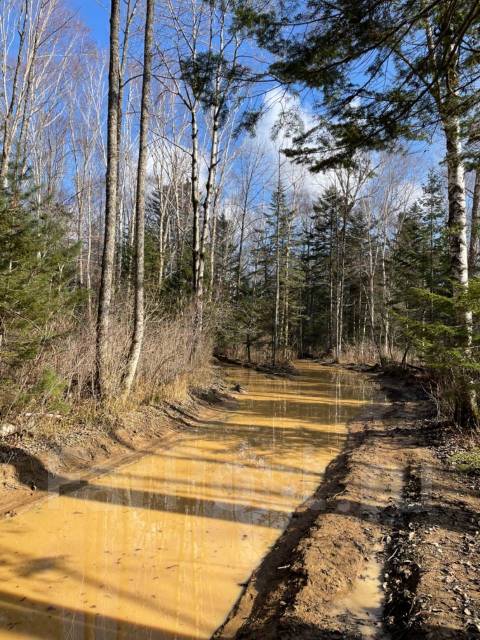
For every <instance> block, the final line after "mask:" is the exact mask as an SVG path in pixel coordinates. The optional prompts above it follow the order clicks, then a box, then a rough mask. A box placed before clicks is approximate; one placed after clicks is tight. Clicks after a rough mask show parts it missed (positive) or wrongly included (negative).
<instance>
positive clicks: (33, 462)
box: [0, 381, 232, 518]
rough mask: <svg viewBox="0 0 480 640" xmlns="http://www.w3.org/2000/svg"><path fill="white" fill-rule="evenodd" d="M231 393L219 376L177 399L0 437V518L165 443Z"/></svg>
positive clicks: (27, 429)
mask: <svg viewBox="0 0 480 640" xmlns="http://www.w3.org/2000/svg"><path fill="white" fill-rule="evenodd" d="M231 398H232V396H231V395H230V394H229V393H228V392H227V389H226V387H225V385H224V384H223V383H221V382H219V381H218V382H217V383H215V384H214V385H213V386H212V387H211V388H210V389H209V390H207V391H205V390H202V391H199V392H197V393H194V394H192V395H190V396H189V398H188V399H187V400H185V401H182V402H181V403H162V404H159V405H158V406H153V405H143V406H140V407H138V408H136V409H130V410H126V409H125V410H124V411H118V410H117V411H116V412H115V414H111V413H110V414H108V413H105V414H104V415H103V416H102V415H101V414H97V415H96V416H95V418H94V419H93V418H92V419H90V420H88V419H86V420H84V421H83V422H82V423H81V424H78V427H76V426H75V425H73V426H72V423H71V422H70V421H68V422H66V423H64V422H63V421H62V419H61V418H60V419H58V420H56V421H55V420H52V421H51V423H50V424H49V426H48V429H47V430H45V428H38V429H36V426H35V423H33V424H32V425H31V426H30V427H28V428H25V429H22V430H20V431H19V432H18V433H15V434H12V435H10V436H7V437H2V438H1V439H0V518H1V517H7V518H8V517H12V516H13V515H15V513H16V511H17V510H20V509H21V508H23V507H25V506H27V505H29V504H31V503H32V502H34V501H36V500H39V499H42V498H44V497H46V496H47V495H48V494H49V493H51V492H57V493H58V492H66V491H69V490H71V489H75V488H78V486H79V484H81V483H83V482H86V481H88V480H89V479H91V478H93V477H96V476H99V475H102V474H104V473H107V472H108V471H110V470H111V469H113V468H114V467H118V466H120V465H122V464H125V463H129V462H131V461H132V460H134V459H135V458H137V457H141V456H143V455H145V454H146V453H149V452H151V451H152V450H153V449H155V448H157V447H159V446H165V447H167V446H170V444H172V443H173V442H176V441H177V439H178V438H179V437H181V436H182V433H184V432H187V431H188V429H189V428H190V427H191V426H192V425H193V424H195V423H196V421H197V419H198V417H199V416H200V415H201V416H202V417H208V416H210V415H212V414H213V413H214V412H215V410H216V409H215V406H216V405H220V404H221V405H223V404H225V403H227V401H228V400H229V399H231Z"/></svg>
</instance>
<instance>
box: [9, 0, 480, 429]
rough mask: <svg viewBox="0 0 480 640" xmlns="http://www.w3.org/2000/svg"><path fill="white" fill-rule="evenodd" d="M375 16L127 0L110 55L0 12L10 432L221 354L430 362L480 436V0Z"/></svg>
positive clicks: (454, 412) (62, 19) (40, 17)
mask: <svg viewBox="0 0 480 640" xmlns="http://www.w3.org/2000/svg"><path fill="white" fill-rule="evenodd" d="M144 4H145V6H144ZM370 4H371V5H372V6H371V8H370ZM364 5H365V7H364ZM387 5H388V3H387ZM387 5H385V6H384V3H380V5H379V6H380V7H381V8H380V9H378V13H377V11H376V4H375V3H369V2H365V3H363V2H362V3H355V2H352V3H349V2H342V3H338V6H335V7H332V6H331V5H330V3H328V2H325V3H324V2H322V1H321V0H316V1H315V2H314V3H313V5H312V6H305V7H302V6H301V5H299V6H298V7H295V6H292V7H288V6H286V7H283V6H281V5H279V6H278V7H276V6H274V5H272V7H270V8H269V9H268V11H263V10H262V11H260V10H259V9H258V8H257V7H256V6H255V5H252V6H250V5H249V4H248V3H243V2H241V3H237V2H233V1H232V2H230V1H229V0H222V1H221V2H216V1H212V2H203V1H198V2H197V1H196V0H188V1H185V2H183V0H180V1H178V2H176V1H175V2H174V1H169V2H167V3H162V4H161V5H160V4H159V5H158V6H155V4H154V2H153V1H150V2H146V3H142V2H140V0H118V1H117V2H112V3H111V8H110V13H109V19H110V22H109V29H110V30H109V46H108V47H107V46H105V47H100V46H99V45H98V44H96V42H95V40H94V39H93V38H92V37H91V35H90V33H89V29H88V27H87V26H86V24H84V23H83V22H82V20H81V17H80V15H79V12H78V10H77V9H76V8H75V7H73V6H70V4H69V3H68V2H61V1H60V0H22V1H20V0H3V3H2V13H1V17H0V21H1V22H0V35H1V42H2V47H1V51H2V62H1V65H2V66H1V68H2V98H1V149H2V155H1V164H0V176H1V180H2V192H1V209H2V216H1V219H2V225H1V234H2V241H1V244H2V247H3V251H2V258H1V261H2V266H1V274H2V279H1V292H0V298H1V306H0V308H1V350H2V359H1V362H2V364H1V367H2V415H3V418H4V419H8V420H9V419H10V418H9V416H16V415H19V414H20V413H21V412H25V410H26V409H28V410H29V411H31V410H32V406H34V405H40V406H43V407H44V408H46V409H47V410H52V411H53V410H55V411H56V410H60V409H62V410H66V411H68V410H70V409H71V407H72V406H75V404H76V403H78V402H82V401H83V400H84V399H85V398H88V397H91V398H93V399H95V400H98V399H102V398H103V399H105V398H108V397H110V398H112V397H122V396H123V397H125V395H128V394H134V395H135V396H137V397H138V398H140V399H145V398H148V397H149V396H150V395H151V394H154V393H156V391H155V390H158V388H159V387H165V385H169V384H172V383H173V382H174V381H175V380H178V379H179V378H182V379H184V380H187V378H188V377H189V376H192V380H194V379H195V371H196V369H197V367H200V368H201V363H202V362H204V361H205V358H206V357H208V356H207V354H209V353H212V350H214V351H216V352H218V353H221V354H224V355H227V356H230V357H236V358H241V359H244V360H247V361H248V362H258V363H262V362H268V363H270V364H272V365H274V366H276V365H281V364H282V363H286V362H288V361H290V360H292V359H293V358H295V357H297V356H299V355H301V356H308V357H319V356H323V357H329V358H331V359H333V361H335V362H343V361H357V362H379V363H382V364H385V363H387V362H396V363H400V364H401V365H402V366H407V365H413V366H422V367H428V368H430V369H431V370H432V380H433V381H434V382H433V383H432V385H433V386H432V392H434V393H436V394H437V395H438V398H439V402H440V404H441V405H442V410H444V411H445V412H447V414H448V415H450V416H453V417H454V418H455V419H456V420H458V421H460V422H462V423H468V424H470V425H471V426H477V422H478V419H477V400H476V395H477V386H478V364H479V363H478V360H477V343H478V321H477V313H476V312H477V308H478V303H479V297H478V296H479V285H478V281H477V280H476V273H477V272H478V266H479V242H480V239H479V232H478V220H479V216H480V173H479V171H478V169H477V162H478V141H477V140H478V131H479V130H478V126H477V124H478V123H477V122H476V118H477V114H478V97H479V94H478V50H477V48H476V47H477V44H478V42H477V39H476V37H477V35H478V6H477V3H473V5H472V4H471V3H466V2H459V1H457V0H455V1H454V0H452V1H448V2H442V3H440V4H439V3H437V2H431V3H429V4H427V5H425V6H424V5H423V4H418V5H417V3H413V4H411V3H404V2H398V3H393V4H392V7H389V6H387ZM364 9H365V11H364ZM107 13H108V12H105V18H106V17H107ZM309 16H310V17H309ZM312 16H313V17H312ZM304 25H309V26H308V28H304ZM103 27H104V29H105V30H106V29H107V24H104V25H103ZM339 30H340V31H339ZM338 32H341V33H342V42H337V41H336V38H334V40H335V42H334V43H333V41H332V37H333V36H334V34H335V33H338ZM385 34H386V35H385ZM186 384H190V382H186ZM192 384H194V382H193V383H192ZM52 406H56V407H57V408H56V409H52ZM48 407H50V409H48Z"/></svg>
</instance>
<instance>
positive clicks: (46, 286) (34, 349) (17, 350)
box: [0, 180, 81, 374]
mask: <svg viewBox="0 0 480 640" xmlns="http://www.w3.org/2000/svg"><path fill="white" fill-rule="evenodd" d="M26 182H27V181H26V180H22V181H21V182H20V183H18V182H17V183H14V182H13V180H10V181H9V183H10V187H9V188H8V190H6V189H2V190H1V191H0V243H1V246H2V252H1V255H0V322H1V334H0V340H1V342H0V347H1V364H2V368H3V370H4V374H8V371H11V370H13V369H12V368H14V367H15V366H17V365H18V364H19V363H20V362H22V361H24V360H25V359H31V358H33V357H35V355H36V354H37V353H38V352H39V350H40V349H41V347H43V346H45V345H46V344H48V343H49V342H51V341H52V340H54V339H55V337H56V336H57V335H58V332H59V331H63V330H66V329H68V328H69V327H68V318H69V316H70V318H72V319H73V314H74V311H75V309H76V307H77V304H78V303H79V302H80V298H81V293H80V292H78V291H77V289H76V287H75V275H76V258H77V253H78V247H77V245H74V244H72V243H71V242H70V241H69V239H68V235H67V216H66V212H65V211H63V210H62V209H61V208H60V207H49V206H47V204H46V203H42V204H40V205H39V204H38V197H37V196H38V194H37V193H36V192H35V191H32V190H29V189H28V188H27V184H26ZM60 319H61V320H62V322H59V320H60Z"/></svg>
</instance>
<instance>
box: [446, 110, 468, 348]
mask: <svg viewBox="0 0 480 640" xmlns="http://www.w3.org/2000/svg"><path fill="white" fill-rule="evenodd" d="M445 137H446V141H447V169H448V228H449V232H450V258H451V276H452V279H453V282H454V287H455V291H454V295H458V294H459V293H462V292H464V291H466V290H467V289H468V250H467V214H466V206H465V175H464V168H463V162H462V157H461V156H462V149H461V140H460V121H459V119H458V118H456V117H453V118H449V119H448V121H447V124H446V126H445ZM459 315H460V318H459V319H460V321H461V323H462V326H463V328H464V330H465V346H467V347H470V344H471V337H472V312H471V311H469V310H467V309H462V310H461V311H460V314H459Z"/></svg>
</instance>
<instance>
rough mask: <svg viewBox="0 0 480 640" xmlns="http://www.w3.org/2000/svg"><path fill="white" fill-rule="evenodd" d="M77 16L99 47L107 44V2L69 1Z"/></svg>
mask: <svg viewBox="0 0 480 640" xmlns="http://www.w3.org/2000/svg"><path fill="white" fill-rule="evenodd" d="M70 2H71V5H72V6H73V8H74V10H75V11H78V16H79V17H80V19H81V20H82V21H83V22H84V23H85V24H86V25H87V27H88V28H89V29H90V30H91V34H92V37H93V39H94V40H95V41H96V42H97V43H98V44H99V45H105V44H107V43H108V29H109V25H108V20H109V10H108V6H109V2H108V0H70Z"/></svg>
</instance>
